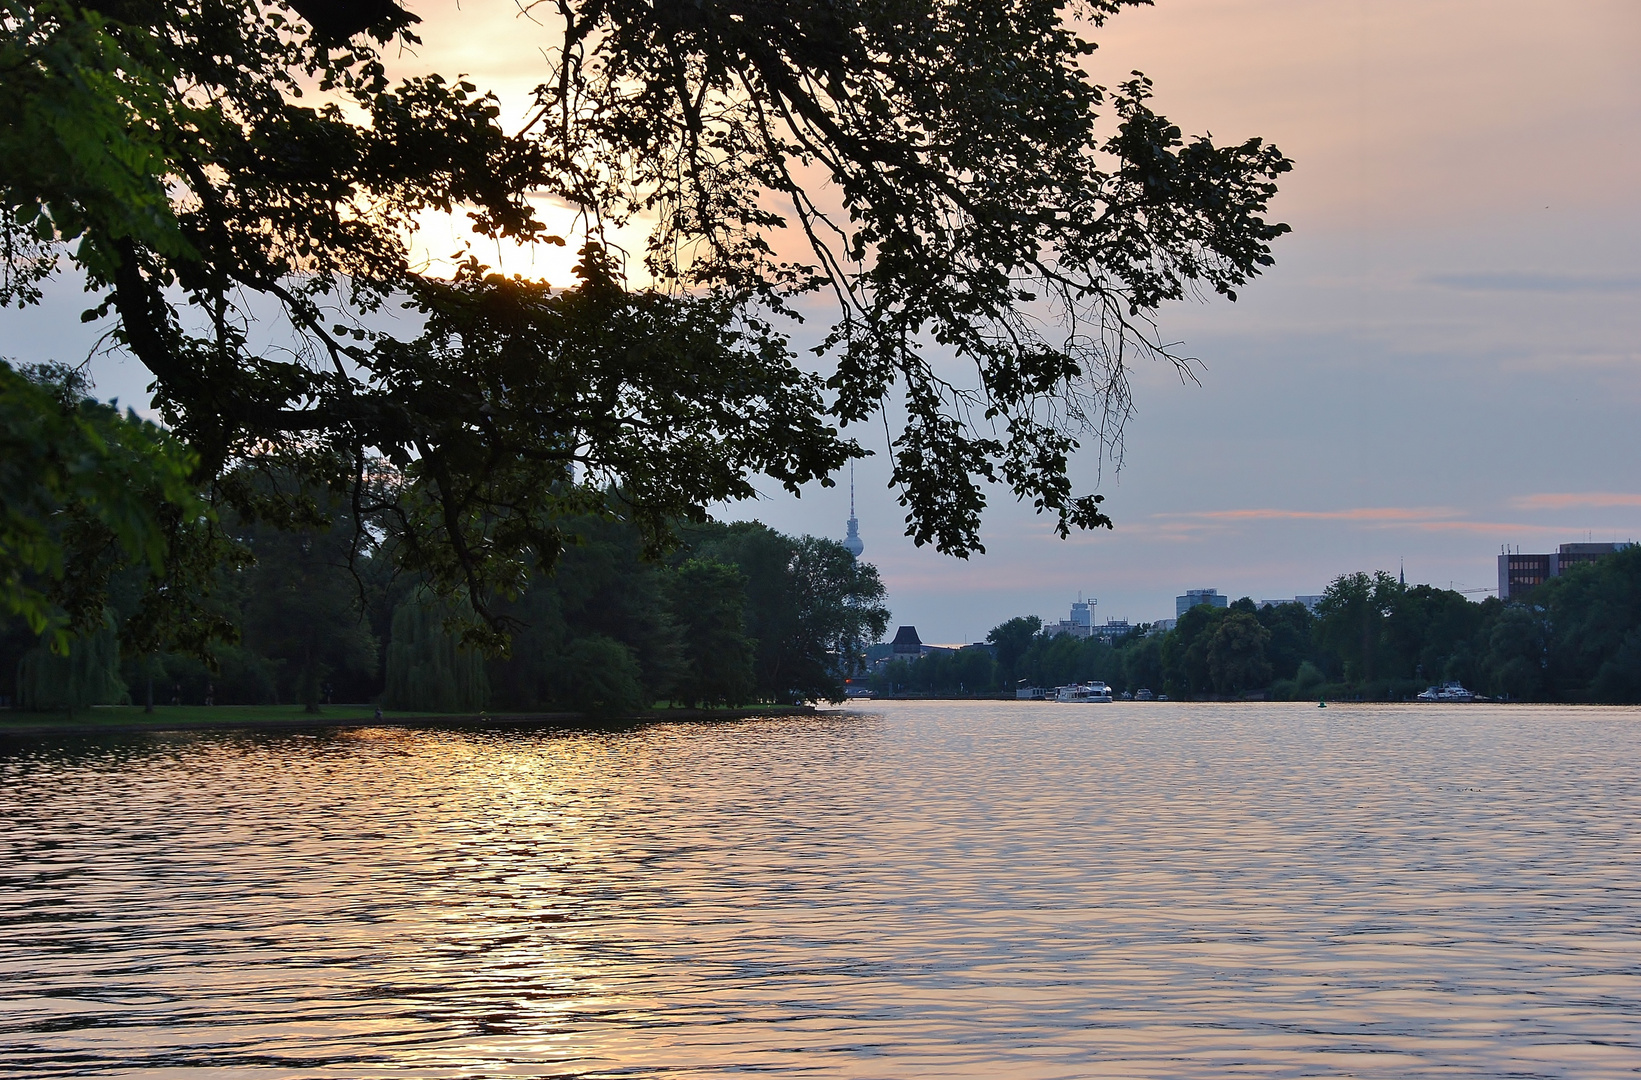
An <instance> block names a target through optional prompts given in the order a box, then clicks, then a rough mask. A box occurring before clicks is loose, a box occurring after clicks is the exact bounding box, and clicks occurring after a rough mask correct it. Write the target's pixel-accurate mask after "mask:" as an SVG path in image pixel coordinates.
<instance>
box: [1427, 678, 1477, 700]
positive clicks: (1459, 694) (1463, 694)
mask: <svg viewBox="0 0 1641 1080" xmlns="http://www.w3.org/2000/svg"><path fill="white" fill-rule="evenodd" d="M1415 700H1417V701H1458V702H1467V701H1475V700H1476V695H1475V694H1473V693H1472V692H1470V691H1469V690H1466V689H1465V688H1464V687H1463V686H1461V685H1460V684H1459V683H1456V682H1445V683H1442V684H1441V685H1440V686H1432V687H1431V688H1430V689H1428V690H1426V691H1424V692H1423V693H1422V694H1420V695H1419V696H1418V697H1417V698H1416V699H1415Z"/></svg>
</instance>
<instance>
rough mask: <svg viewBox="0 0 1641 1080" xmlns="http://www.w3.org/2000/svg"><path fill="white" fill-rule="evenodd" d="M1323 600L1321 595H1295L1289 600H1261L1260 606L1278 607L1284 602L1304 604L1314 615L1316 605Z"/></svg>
mask: <svg viewBox="0 0 1641 1080" xmlns="http://www.w3.org/2000/svg"><path fill="white" fill-rule="evenodd" d="M1321 602H1322V598H1321V597H1320V596H1295V597H1293V598H1292V599H1289V600H1261V601H1260V602H1259V606H1260V607H1261V608H1268V607H1278V606H1280V605H1282V604H1303V605H1304V607H1305V610H1306V611H1308V612H1310V613H1311V614H1312V615H1315V614H1316V605H1317V604H1320V603H1321Z"/></svg>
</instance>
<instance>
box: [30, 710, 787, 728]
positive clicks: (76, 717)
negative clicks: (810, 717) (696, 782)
mask: <svg viewBox="0 0 1641 1080" xmlns="http://www.w3.org/2000/svg"><path fill="white" fill-rule="evenodd" d="M805 711H807V710H806V709H805V708H804V707H803V706H792V705H765V706H759V707H754V708H750V709H695V710H669V709H668V708H666V703H664V702H662V703H658V704H657V708H656V710H655V711H654V712H651V713H648V714H645V715H644V716H643V717H642V719H645V720H669V719H677V720H689V719H706V720H710V719H712V718H713V717H715V716H721V717H723V718H724V719H736V718H741V717H745V716H747V715H748V714H756V715H764V716H779V715H785V714H790V713H802V712H805ZM375 714H376V706H374V705H326V706H323V707H322V708H321V709H320V710H319V712H318V713H317V714H314V713H308V712H304V711H302V706H300V705H211V706H205V705H156V706H154V711H153V712H152V713H145V712H143V710H142V706H141V705H94V706H92V707H91V708H89V709H81V710H80V711H78V712H76V713H74V714H73V715H70V714H68V713H29V712H11V711H0V733H4V732H6V731H8V730H38V729H40V728H51V727H63V728H96V727H108V728H111V729H113V728H126V729H129V728H166V727H193V726H195V725H210V724H222V725H233V726H238V727H250V726H256V725H261V724H266V725H268V726H270V727H285V726H289V725H291V724H302V723H309V724H315V725H324V724H326V723H333V722H336V723H357V722H358V721H360V720H370V719H373V718H374V717H375ZM669 714H670V715H669ZM440 715H442V714H438V713H429V712H426V711H422V712H394V711H391V710H387V709H384V710H383V711H382V722H383V723H384V724H391V723H394V722H396V721H404V720H424V721H425V720H434V719H437V718H438V717H439V716H440ZM480 715H485V714H480ZM490 715H491V716H492V717H493V718H494V719H498V720H499V719H504V718H505V719H509V720H513V721H514V722H520V721H524V722H528V721H530V720H531V719H532V716H531V715H530V714H517V713H505V712H503V713H492V714H490ZM533 715H534V716H536V717H540V718H541V719H542V720H544V721H548V722H553V721H559V720H564V719H568V718H570V716H571V714H568V713H556V714H555V713H537V714H533ZM448 718H449V720H450V721H451V722H452V723H460V722H463V721H470V720H477V719H478V717H477V716H474V715H473V714H471V713H450V714H448ZM627 719H628V720H633V719H640V718H637V717H629V718H627Z"/></svg>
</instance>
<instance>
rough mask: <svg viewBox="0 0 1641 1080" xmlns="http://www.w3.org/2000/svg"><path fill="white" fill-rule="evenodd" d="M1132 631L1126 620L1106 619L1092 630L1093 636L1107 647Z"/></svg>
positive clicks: (1131, 626) (1130, 624)
mask: <svg viewBox="0 0 1641 1080" xmlns="http://www.w3.org/2000/svg"><path fill="white" fill-rule="evenodd" d="M1132 629H1134V626H1133V624H1132V623H1130V622H1129V621H1128V620H1127V619H1107V620H1105V622H1103V623H1101V624H1100V625H1099V626H1096V627H1095V628H1094V634H1093V636H1094V637H1097V638H1099V639H1100V640H1101V641H1103V642H1105V643H1106V644H1108V645H1109V644H1110V643H1111V642H1113V641H1116V640H1117V639H1118V638H1120V637H1122V636H1123V635H1124V634H1126V633H1128V632H1129V631H1130V630H1132Z"/></svg>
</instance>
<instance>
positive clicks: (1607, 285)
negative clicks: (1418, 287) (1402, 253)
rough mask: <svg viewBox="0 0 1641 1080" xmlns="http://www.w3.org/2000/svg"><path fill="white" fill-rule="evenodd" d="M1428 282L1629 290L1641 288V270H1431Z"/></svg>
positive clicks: (1474, 287) (1482, 287)
mask: <svg viewBox="0 0 1641 1080" xmlns="http://www.w3.org/2000/svg"><path fill="white" fill-rule="evenodd" d="M1423 280H1424V282H1425V283H1426V284H1428V285H1435V286H1437V287H1439V288H1443V289H1458V290H1461V291H1463V292H1511V293H1520V292H1532V293H1626V292H1637V291H1641V274H1553V273H1552V274H1544V273H1531V272H1515V271H1505V272H1493V273H1487V272H1483V273H1474V274H1430V275H1428V276H1426V277H1425V278H1424V279H1423Z"/></svg>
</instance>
